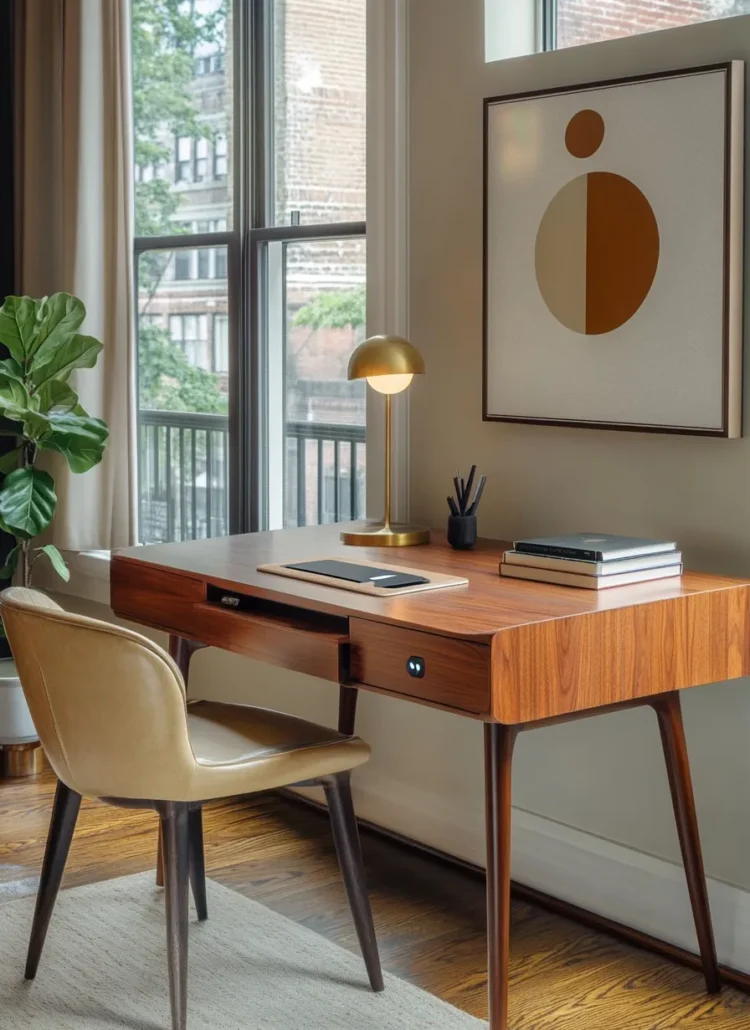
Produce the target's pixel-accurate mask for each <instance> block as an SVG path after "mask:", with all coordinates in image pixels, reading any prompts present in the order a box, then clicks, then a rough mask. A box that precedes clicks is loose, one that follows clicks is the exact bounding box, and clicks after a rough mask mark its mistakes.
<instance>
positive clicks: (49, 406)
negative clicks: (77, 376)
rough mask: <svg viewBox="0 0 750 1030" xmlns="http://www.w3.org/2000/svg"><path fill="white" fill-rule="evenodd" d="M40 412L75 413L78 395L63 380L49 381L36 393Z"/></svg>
mask: <svg viewBox="0 0 750 1030" xmlns="http://www.w3.org/2000/svg"><path fill="white" fill-rule="evenodd" d="M36 399H37V404H38V410H39V411H41V412H42V413H46V412H48V411H64V412H66V411H73V409H74V408H75V407H77V406H78V394H77V393H76V392H75V390H74V389H73V388H72V386H68V384H67V383H64V382H62V380H61V379H48V380H47V382H46V383H42V385H41V386H40V387H39V389H38V391H37V393H36Z"/></svg>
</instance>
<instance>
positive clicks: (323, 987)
mask: <svg viewBox="0 0 750 1030" xmlns="http://www.w3.org/2000/svg"><path fill="white" fill-rule="evenodd" d="M208 889H209V894H208V904H209V919H208V922H206V923H200V924H199V923H197V922H195V921H194V917H193V915H192V911H191V924H190V945H189V966H190V973H189V987H188V992H189V995H188V996H189V1002H188V1006H189V1007H188V1027H189V1030H417V1028H419V1030H424V1028H429V1027H431V1028H435V1030H484V1028H486V1023H483V1022H481V1021H479V1020H477V1019H474V1018H473V1017H472V1016H468V1015H466V1014H465V1013H463V1012H460V1011H459V1010H458V1009H455V1008H453V1007H452V1006H450V1005H447V1004H445V1003H444V1002H442V1001H440V1000H439V999H438V998H434V997H433V996H432V995H430V994H427V993H425V992H424V991H422V990H419V988H417V987H413V986H411V985H410V984H407V983H405V982H404V981H403V980H399V979H397V978H396V977H394V976H389V975H387V974H386V978H385V979H386V989H385V991H384V992H383V993H382V994H373V993H372V992H371V991H370V989H369V985H368V982H367V976H366V974H365V968H364V964H363V962H362V960H361V958H360V956H359V955H355V954H353V953H351V952H349V951H345V950H344V949H342V948H339V947H338V946H337V945H335V944H332V943H331V942H330V941H328V940H326V939H325V938H324V937H321V936H319V935H318V934H316V933H314V932H313V931H312V930H308V929H307V928H306V927H304V926H300V925H298V924H297V923H294V922H292V921H291V920H289V919H286V918H285V917H284V916H280V915H277V914H276V913H275V912H272V911H271V910H270V909H267V908H265V907H264V906H262V905H259V904H258V903H257V902H254V901H250V900H248V899H247V898H244V897H243V896H242V895H241V894H238V893H236V892H235V891H231V890H228V889H227V888H225V887H222V886H220V885H219V884H216V883H213V882H209V884H208ZM33 910H34V898H32V897H27V898H21V899H18V900H14V901H9V902H7V903H6V904H3V905H1V906H0V1026H1V1027H2V1030H115V1028H118V1030H119V1028H125V1030H169V1028H170V1015H169V995H168V986H167V962H166V930H165V923H164V901H163V892H162V891H158V890H157V889H156V888H155V887H154V883H153V876H152V874H151V873H145V874H142V875H139V876H128V877H124V878H122V879H118V880H109V881H106V882H104V883H97V884H91V885H90V886H87V887H78V888H75V889H73V890H64V891H61V893H60V895H59V897H58V900H57V905H56V907H55V912H54V915H53V917H52V923H51V925H50V929H49V933H48V936H47V943H46V945H45V949H44V954H43V955H42V961H41V965H40V967H39V972H38V974H37V979H36V980H35V981H34V982H33V983H27V982H26V981H24V979H23V968H24V960H25V956H26V946H27V943H28V938H29V929H30V927H31V919H32V914H33Z"/></svg>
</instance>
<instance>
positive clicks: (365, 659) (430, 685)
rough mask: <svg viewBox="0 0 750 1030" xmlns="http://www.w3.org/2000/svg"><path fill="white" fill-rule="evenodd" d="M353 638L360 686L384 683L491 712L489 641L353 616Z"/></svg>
mask: <svg viewBox="0 0 750 1030" xmlns="http://www.w3.org/2000/svg"><path fill="white" fill-rule="evenodd" d="M349 639H350V645H351V651H350V674H351V682H352V683H353V684H354V685H355V686H356V684H357V683H361V684H363V685H367V686H371V687H378V688H379V689H381V690H386V691H390V692H392V693H394V694H406V695H407V696H409V697H414V698H419V699H420V700H424V701H430V702H432V703H433V704H436V705H442V706H444V707H446V708H455V709H459V710H460V711H466V712H474V713H476V714H478V715H483V714H485V713H487V712H489V710H490V684H491V664H490V648H489V646H488V645H486V644H473V643H471V642H470V641H467V640H457V639H455V638H453V637H441V636H438V635H437V634H435V633H422V632H420V631H419V630H411V629H400V628H399V627H398V626H389V625H387V624H386V623H382V622H369V621H367V620H366V619H350V620H349ZM410 664H411V666H412V671H411V672H410V670H409V666H410ZM420 672H421V675H419V673H420Z"/></svg>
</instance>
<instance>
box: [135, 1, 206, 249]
mask: <svg viewBox="0 0 750 1030" xmlns="http://www.w3.org/2000/svg"><path fill="white" fill-rule="evenodd" d="M192 6H193V5H192V4H187V3H185V2H184V0H132V37H133V130H134V131H133V147H134V160H135V163H136V165H140V166H141V167H145V166H146V165H152V166H153V167H154V169H158V168H159V166H160V165H165V164H167V163H169V162H171V160H172V157H173V152H172V147H173V145H174V140H175V138H176V137H178V136H192V137H195V138H197V137H200V136H207V135H210V130H209V129H208V128H207V126H206V124H205V123H202V122H201V119H200V114H199V112H198V110H197V108H196V104H195V98H194V95H193V88H192V84H193V78H194V75H195V56H194V55H195V52H196V49H197V48H198V47H199V46H203V45H206V44H208V45H215V46H216V48H219V47H223V46H224V45H225V36H226V4H222V5H221V6H220V7H219V8H218V9H217V10H216V11H215V12H214V13H212V14H207V15H200V14H199V13H197V12H195V11H191V8H192ZM179 203H180V197H179V194H177V193H175V191H174V190H173V189H172V188H171V184H170V183H169V182H168V181H167V180H165V179H160V178H157V177H155V178H153V179H151V181H150V182H139V183H136V187H135V234H136V236H161V235H164V234H167V233H173V232H174V230H175V226H174V222H173V221H172V218H173V216H174V214H175V213H176V211H177V208H178V206H179Z"/></svg>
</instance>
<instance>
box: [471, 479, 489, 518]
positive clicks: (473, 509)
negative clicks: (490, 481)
mask: <svg viewBox="0 0 750 1030" xmlns="http://www.w3.org/2000/svg"><path fill="white" fill-rule="evenodd" d="M486 482H487V476H482V478H481V479H480V480H479V486H478V487H477V492H476V493H475V494H474V500H473V501H472V502H471V507H470V508H469V515H473V514H474V513H475V512H476V510H477V505H478V504H479V502H480V501H481V499H482V491H483V490H484V484H485V483H486Z"/></svg>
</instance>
